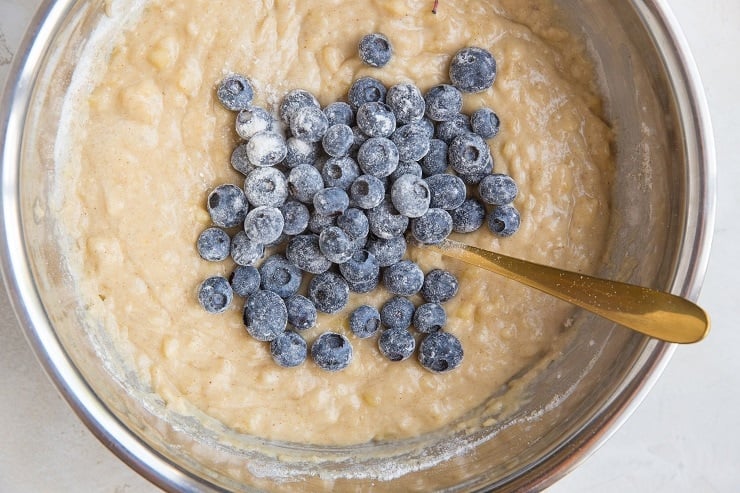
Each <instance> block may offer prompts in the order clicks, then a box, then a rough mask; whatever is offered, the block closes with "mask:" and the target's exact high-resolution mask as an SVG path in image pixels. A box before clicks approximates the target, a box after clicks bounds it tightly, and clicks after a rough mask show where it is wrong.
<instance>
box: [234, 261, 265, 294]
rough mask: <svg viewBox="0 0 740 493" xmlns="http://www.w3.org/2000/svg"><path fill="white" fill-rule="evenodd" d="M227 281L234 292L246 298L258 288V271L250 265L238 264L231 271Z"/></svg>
mask: <svg viewBox="0 0 740 493" xmlns="http://www.w3.org/2000/svg"><path fill="white" fill-rule="evenodd" d="M229 282H230V283H231V289H232V290H233V291H234V294H236V295H237V296H242V297H244V298H246V297H247V296H249V295H250V294H252V293H254V292H256V291H257V290H258V289H259V288H260V283H261V279H260V272H259V271H258V270H257V268H256V267H253V266H251V265H239V266H237V268H236V269H234V272H232V273H231V276H230V277H229Z"/></svg>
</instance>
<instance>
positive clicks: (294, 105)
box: [279, 89, 319, 125]
mask: <svg viewBox="0 0 740 493" xmlns="http://www.w3.org/2000/svg"><path fill="white" fill-rule="evenodd" d="M309 106H312V107H314V108H319V101H318V100H317V99H316V96H314V95H313V94H311V93H310V92H308V91H306V90H303V89H294V90H292V91H290V92H289V93H288V94H286V95H285V96H284V97H283V100H282V101H281V103H280V110H279V111H280V119H281V120H282V121H283V123H284V124H286V125H290V120H291V118H293V115H294V114H295V113H296V112H297V111H298V110H300V109H301V108H305V107H309Z"/></svg>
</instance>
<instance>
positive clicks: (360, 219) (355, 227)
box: [337, 207, 370, 240]
mask: <svg viewBox="0 0 740 493" xmlns="http://www.w3.org/2000/svg"><path fill="white" fill-rule="evenodd" d="M337 226H339V227H340V228H341V229H342V231H344V232H345V233H347V236H349V238H350V239H352V240H358V239H360V238H364V237H366V236H367V235H368V233H369V232H370V222H369V221H368V219H367V216H366V215H365V213H364V212H362V211H361V210H360V209H356V208H354V207H349V208H348V209H347V210H345V211H344V212H343V213H341V214H340V215H339V216H337Z"/></svg>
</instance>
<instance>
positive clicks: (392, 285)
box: [383, 260, 424, 296]
mask: <svg viewBox="0 0 740 493" xmlns="http://www.w3.org/2000/svg"><path fill="white" fill-rule="evenodd" d="M383 284H384V285H385V288H386V289H387V290H388V291H390V292H391V293H393V294H397V295H399V296H413V295H415V294H416V293H418V292H419V291H420V290H421V287H422V285H423V284H424V272H422V270H421V269H420V268H419V266H418V265H416V264H415V263H414V262H412V261H411V260H401V261H400V262H397V263H395V264H393V265H391V266H388V267H386V269H385V271H384V272H383Z"/></svg>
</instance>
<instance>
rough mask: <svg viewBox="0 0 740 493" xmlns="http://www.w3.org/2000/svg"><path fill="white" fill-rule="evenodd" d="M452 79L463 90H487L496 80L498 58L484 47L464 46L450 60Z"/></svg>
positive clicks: (453, 83)
mask: <svg viewBox="0 0 740 493" xmlns="http://www.w3.org/2000/svg"><path fill="white" fill-rule="evenodd" d="M450 80H451V81H452V85H454V86H455V87H457V88H458V89H460V90H461V91H462V92H481V91H485V90H486V89H488V88H489V87H491V86H492V85H493V81H494V80H496V60H495V59H494V58H493V55H491V53H490V52H489V51H488V50H484V49H483V48H477V47H474V46H471V47H468V48H463V49H461V50H460V51H458V52H457V53H455V55H454V56H453V57H452V60H451V61H450Z"/></svg>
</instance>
